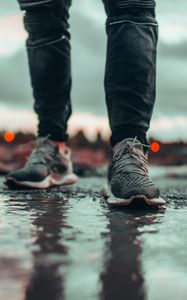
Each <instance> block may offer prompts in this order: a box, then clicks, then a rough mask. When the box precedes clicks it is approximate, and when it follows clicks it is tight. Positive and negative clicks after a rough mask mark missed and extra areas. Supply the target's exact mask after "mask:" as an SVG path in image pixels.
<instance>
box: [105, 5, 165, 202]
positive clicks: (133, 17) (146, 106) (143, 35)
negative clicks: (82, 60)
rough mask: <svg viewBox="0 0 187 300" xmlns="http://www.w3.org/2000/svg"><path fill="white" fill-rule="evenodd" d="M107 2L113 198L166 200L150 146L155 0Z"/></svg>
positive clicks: (110, 166)
mask: <svg viewBox="0 0 187 300" xmlns="http://www.w3.org/2000/svg"><path fill="white" fill-rule="evenodd" d="M103 2H104V5H105V10H106V13H107V24H106V29H107V36H108V44H107V61H106V73H105V92H106V103H107V108H108V115H109V122H110V126H111V130H112V136H111V146H112V147H113V153H112V156H111V159H110V163H109V168H108V187H109V193H108V196H109V199H108V203H109V204H111V205H117V206H118V205H129V204H131V203H133V202H134V201H138V203H141V202H143V203H146V204H148V205H151V206H160V205H164V204H165V201H164V200H163V199H161V198H160V192H159V190H158V188H157V187H156V186H155V185H154V183H153V182H152V180H151V179H150V177H149V175H148V168H147V155H146V151H145V149H146V148H147V147H148V145H147V144H148V143H147V138H146V133H147V130H148V128H149V123H150V119H151V115H152V111H153V106H154V102H155V80H156V47H157V39H158V28H157V27H158V25H157V22H156V20H155V1H154V0H103Z"/></svg>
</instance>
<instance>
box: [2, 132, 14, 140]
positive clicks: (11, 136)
mask: <svg viewBox="0 0 187 300" xmlns="http://www.w3.org/2000/svg"><path fill="white" fill-rule="evenodd" d="M4 139H5V141H6V142H8V143H11V142H12V141H13V140H14V139H15V134H14V133H13V132H12V131H7V132H5V134H4Z"/></svg>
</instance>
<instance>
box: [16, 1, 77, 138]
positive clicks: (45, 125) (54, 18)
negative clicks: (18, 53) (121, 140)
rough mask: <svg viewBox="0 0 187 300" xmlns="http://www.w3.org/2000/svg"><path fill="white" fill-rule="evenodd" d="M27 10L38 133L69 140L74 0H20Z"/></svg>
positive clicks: (26, 27)
mask: <svg viewBox="0 0 187 300" xmlns="http://www.w3.org/2000/svg"><path fill="white" fill-rule="evenodd" d="M18 2H19V4H20V8H21V9H22V10H24V11H25V15H24V25H25V29H26V31H27V32H28V39H27V43H26V46H27V53H28V61H29V69H30V76H31V83H32V88H33V95H34V100H35V103H34V109H35V112H36V113H37V115H38V118H39V126H38V136H39V137H45V136H49V138H50V139H52V140H57V141H66V140H67V137H68V136H67V133H66V129H67V120H68V118H69V117H70V114H71V101H70V91H71V59H70V34H69V31H68V28H69V25H68V18H69V7H70V4H71V0H18Z"/></svg>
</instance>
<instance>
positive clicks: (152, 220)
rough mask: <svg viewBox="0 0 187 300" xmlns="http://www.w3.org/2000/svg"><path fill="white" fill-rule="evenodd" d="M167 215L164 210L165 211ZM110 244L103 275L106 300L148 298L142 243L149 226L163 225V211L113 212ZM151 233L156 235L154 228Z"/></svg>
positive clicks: (111, 212) (107, 248)
mask: <svg viewBox="0 0 187 300" xmlns="http://www.w3.org/2000/svg"><path fill="white" fill-rule="evenodd" d="M163 213H164V211H163ZM107 216H108V219H109V229H110V242H109V243H108V245H107V247H106V257H107V259H106V262H105V270H104V272H103V274H102V275H101V281H102V293H101V299H102V300H114V299H118V300H124V299H127V300H132V299H133V300H143V299H146V296H147V295H146V290H145V283H144V274H143V271H142V268H141V255H142V243H141V241H140V239H139V237H140V235H141V234H144V233H145V232H144V229H143V228H144V226H145V225H147V227H146V232H149V225H152V224H157V223H159V222H160V212H155V211H154V212H151V211H142V210H141V211H135V210H133V211H124V210H114V209H112V210H110V211H109V212H108V214H107ZM150 233H151V234H153V233H156V231H155V230H154V231H152V229H151V228H150Z"/></svg>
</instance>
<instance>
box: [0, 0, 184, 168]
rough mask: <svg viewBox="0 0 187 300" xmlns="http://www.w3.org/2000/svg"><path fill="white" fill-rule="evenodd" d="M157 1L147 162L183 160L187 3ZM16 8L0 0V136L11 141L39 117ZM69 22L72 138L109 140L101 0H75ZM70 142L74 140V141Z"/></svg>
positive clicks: (23, 136) (31, 129)
mask: <svg viewBox="0 0 187 300" xmlns="http://www.w3.org/2000/svg"><path fill="white" fill-rule="evenodd" d="M157 2H158V3H157V19H158V21H159V24H160V29H159V31H160V39H159V48H158V67H157V70H158V71H157V101H156V106H155V110H154V115H153V119H152V123H151V128H150V131H149V135H150V139H151V141H152V143H153V146H152V150H153V151H152V156H151V161H152V162H153V163H155V164H158V163H159V164H166V163H167V164H168V165H170V164H176V165H183V164H185V163H186V161H187V150H186V149H187V145H186V141H187V99H186V95H187V84H186V82H187V2H186V0H178V1H171V0H162V1H157ZM22 14H23V13H22V12H20V11H19V8H18V4H17V2H16V0H14V1H13V0H6V1H4V2H2V3H1V11H0V115H1V117H0V130H1V132H2V134H1V136H0V140H1V144H3V145H5V144H6V145H7V143H9V144H10V142H11V141H12V142H13V140H14V134H17V133H19V136H18V137H17V142H19V143H20V142H21V140H22V139H23V140H24V141H27V139H30V137H31V136H32V134H33V133H35V130H36V124H37V120H36V116H35V115H34V113H33V110H32V106H33V99H32V91H31V87H30V79H29V73H28V66H27V57H26V52H25V48H24V44H25V39H26V32H25V31H24V29H23V24H22ZM70 23H71V33H72V68H73V90H72V101H73V108H74V113H73V116H72V118H71V120H70V124H69V125H70V126H69V132H70V135H71V136H72V137H74V138H75V136H77V135H78V136H79V139H78V141H80V140H81V141H82V142H81V143H82V144H85V143H86V145H89V144H90V143H92V144H94V145H95V143H97V146H98V144H99V142H101V141H102V142H104V143H107V139H108V137H109V135H110V130H109V127H108V121H107V117H106V108H105V98H104V89H103V77H104V66H105V53H106V36H105V14H104V9H103V5H102V3H101V1H99V0H98V1H96V0H89V1H88V0H79V1H73V5H72V8H71V19H70ZM88 66H89V67H88ZM5 133H6V135H5ZM28 134H31V135H28ZM28 136H29V138H28ZM14 143H15V140H14ZM72 143H74V145H76V143H77V141H76V142H75V141H74V142H72ZM155 143H156V144H155ZM92 146H93V145H92ZM94 147H96V146H94ZM98 147H99V146H98ZM106 147H107V146H106ZM94 151H95V148H94ZM155 153H156V154H155ZM84 156H85V154H84ZM2 157H4V152H2V153H0V160H1V161H3V159H4V158H2ZM11 157H12V156H11ZM92 159H93V158H92ZM102 159H103V158H101V161H102ZM9 160H10V157H9V158H8V159H7V161H9ZM14 160H15V158H14ZM88 161H90V157H89V158H88ZM1 168H2V169H3V166H1ZM4 168H5V166H4ZM9 168H12V167H11V166H9ZM5 171H6V168H5Z"/></svg>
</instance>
